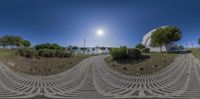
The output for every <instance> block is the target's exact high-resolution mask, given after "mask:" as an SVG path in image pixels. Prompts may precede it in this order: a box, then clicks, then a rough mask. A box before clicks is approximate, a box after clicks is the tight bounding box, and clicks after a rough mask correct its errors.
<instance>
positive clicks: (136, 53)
mask: <svg viewBox="0 0 200 99" xmlns="http://www.w3.org/2000/svg"><path fill="white" fill-rule="evenodd" d="M141 56H142V53H141V51H140V50H138V49H135V48H131V49H128V57H129V58H131V59H139V58H141Z"/></svg>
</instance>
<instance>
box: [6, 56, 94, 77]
mask: <svg viewBox="0 0 200 99" xmlns="http://www.w3.org/2000/svg"><path fill="white" fill-rule="evenodd" d="M90 56H91V55H76V56H72V57H69V58H40V59H29V58H24V57H20V56H14V57H9V58H6V59H3V62H4V64H6V65H8V66H9V67H10V68H11V69H14V70H17V71H21V72H23V73H28V74H32V75H43V76H46V75H51V74H56V73H60V72H63V71H66V70H67V69H69V68H71V67H73V66H75V65H76V64H78V63H79V62H81V61H82V60H84V59H85V58H88V57H90Z"/></svg>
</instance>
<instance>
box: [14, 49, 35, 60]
mask: <svg viewBox="0 0 200 99" xmlns="http://www.w3.org/2000/svg"><path fill="white" fill-rule="evenodd" d="M16 54H17V55H20V56H22V57H27V58H36V57H38V52H37V51H36V50H34V49H31V48H21V49H18V50H17V52H16Z"/></svg>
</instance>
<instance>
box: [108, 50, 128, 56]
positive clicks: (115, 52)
mask: <svg viewBox="0 0 200 99" xmlns="http://www.w3.org/2000/svg"><path fill="white" fill-rule="evenodd" d="M110 54H111V56H112V57H113V59H124V58H127V56H128V55H127V50H126V48H113V49H112V50H111V51H110Z"/></svg>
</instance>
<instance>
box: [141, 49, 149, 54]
mask: <svg viewBox="0 0 200 99" xmlns="http://www.w3.org/2000/svg"><path fill="white" fill-rule="evenodd" d="M142 52H143V53H149V52H150V48H143V49H142Z"/></svg>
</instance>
